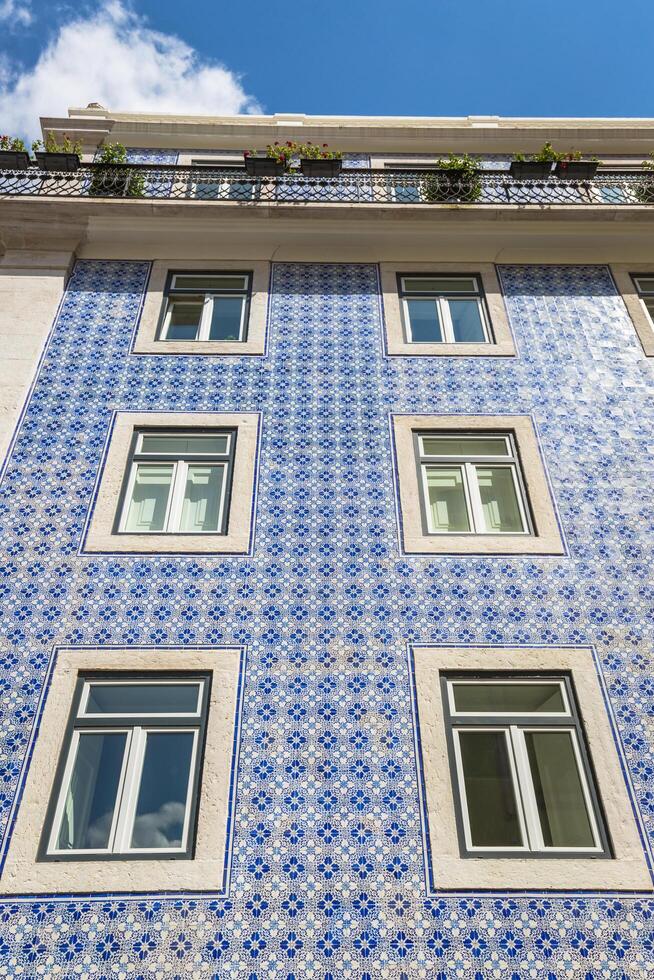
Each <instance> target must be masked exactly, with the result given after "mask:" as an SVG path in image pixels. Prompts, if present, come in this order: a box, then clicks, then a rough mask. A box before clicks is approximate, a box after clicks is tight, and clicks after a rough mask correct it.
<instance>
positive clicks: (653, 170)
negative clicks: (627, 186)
mask: <svg viewBox="0 0 654 980" xmlns="http://www.w3.org/2000/svg"><path fill="white" fill-rule="evenodd" d="M642 166H643V170H645V171H646V172H647V176H645V177H644V178H643V180H642V181H639V182H638V184H637V186H636V190H635V194H636V200H637V201H640V203H641V204H654V153H651V154H650V159H649V160H643V164H642Z"/></svg>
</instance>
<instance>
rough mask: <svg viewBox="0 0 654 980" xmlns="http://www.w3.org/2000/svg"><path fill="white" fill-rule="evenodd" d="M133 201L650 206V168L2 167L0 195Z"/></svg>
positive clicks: (653, 197) (653, 182)
mask: <svg viewBox="0 0 654 980" xmlns="http://www.w3.org/2000/svg"><path fill="white" fill-rule="evenodd" d="M22 195H24V196H30V197H48V198H52V197H57V198H60V197H71V198H73V197H74V198H131V199H138V198H142V199H154V200H173V201H181V200H184V201H188V200H197V201H222V202H230V203H239V204H241V205H243V206H247V205H256V204H259V203H266V204H273V203H277V204H310V203H322V204H376V205H417V204H420V205H425V204H426V205H429V204H432V205H433V204H450V205H451V204H475V205H495V206H507V205H516V206H520V205H543V206H547V205H577V206H579V205H584V206H607V205H608V206H611V207H612V206H615V207H621V206H634V205H650V204H654V172H653V173H652V174H651V175H650V174H648V173H646V172H643V171H642V170H639V171H633V170H632V171H626V170H622V171H601V172H599V173H598V174H596V176H595V177H593V178H592V179H590V180H570V179H567V178H562V177H557V176H554V175H553V176H550V177H547V178H544V179H541V178H536V179H534V178H522V179H520V178H517V177H514V176H512V175H511V174H510V173H509V171H508V170H507V169H503V170H499V169H494V170H480V171H479V172H478V174H477V175H476V176H474V177H473V178H465V177H461V176H460V175H457V174H448V173H447V172H446V171H437V170H359V169H356V170H355V169H352V170H348V169H344V170H343V171H342V172H341V174H340V175H339V176H338V177H329V178H320V177H305V176H303V175H302V174H301V173H299V172H295V171H292V172H289V173H285V174H283V175H282V176H278V177H260V178H257V177H252V176H249V175H248V174H247V173H246V172H245V170H241V169H236V168H233V167H229V168H227V167H209V166H202V167H177V166H149V165H134V166H129V165H126V166H115V167H110V168H109V167H106V166H100V165H98V164H87V165H84V166H81V167H79V169H78V170H76V171H74V172H72V173H52V172H46V171H43V170H39V169H38V168H36V167H30V168H29V169H27V170H0V198H2V197H13V196H22Z"/></svg>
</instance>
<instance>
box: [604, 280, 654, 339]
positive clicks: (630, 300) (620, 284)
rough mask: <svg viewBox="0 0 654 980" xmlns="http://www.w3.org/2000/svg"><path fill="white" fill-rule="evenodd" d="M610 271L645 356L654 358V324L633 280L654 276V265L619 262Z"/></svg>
mask: <svg viewBox="0 0 654 980" xmlns="http://www.w3.org/2000/svg"><path fill="white" fill-rule="evenodd" d="M609 269H610V271H611V275H612V276H613V281H614V282H615V285H616V288H617V290H618V292H619V293H620V295H621V296H622V299H623V301H624V305H625V306H626V307H627V313H628V314H629V316H630V318H631V322H632V323H633V325H634V329H635V331H636V333H637V334H638V338H639V340H640V342H641V344H642V347H643V351H644V352H645V356H646V357H654V324H653V323H652V319H651V317H650V315H649V313H648V312H647V309H646V308H645V304H644V303H643V301H642V299H641V298H640V296H639V295H638V290H637V289H636V284H635V282H634V280H633V279H632V276H637V275H639V274H640V275H649V276H654V265H652V264H651V262H650V263H649V264H648V263H646V262H630V263H629V264H627V263H626V262H619V263H612V264H611V265H610V266H609Z"/></svg>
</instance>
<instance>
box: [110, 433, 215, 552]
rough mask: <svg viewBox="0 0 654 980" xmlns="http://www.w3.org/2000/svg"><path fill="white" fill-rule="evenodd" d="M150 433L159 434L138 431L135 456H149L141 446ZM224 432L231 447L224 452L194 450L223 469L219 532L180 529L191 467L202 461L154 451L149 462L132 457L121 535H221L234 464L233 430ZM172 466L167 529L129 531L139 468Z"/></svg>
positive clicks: (121, 519) (124, 499)
mask: <svg viewBox="0 0 654 980" xmlns="http://www.w3.org/2000/svg"><path fill="white" fill-rule="evenodd" d="M150 434H155V433H148V432H139V433H138V435H137V440H136V446H135V449H134V450H133V453H132V456H135V455H147V454H144V453H143V450H142V448H141V447H142V445H143V436H144V435H150ZM156 434H161V435H171V436H175V435H182V433H178V432H177V433H176V432H175V431H174V430H171V431H170V432H169V433H168V432H166V433H156ZM183 434H184V435H188V436H189V437H190V438H192V436H193V433H183ZM197 434H198V435H200V436H201V435H204V433H201V432H198V433H197ZM220 435H224V436H226V437H227V448H226V450H225V452H224V453H209V452H198V453H193V456H194V457H195V456H198V457H202V458H206V465H208V466H215V467H221V468H222V470H223V479H222V485H221V491H220V501H219V504H218V530H216V531H198V530H193V531H181V530H180V527H179V525H180V521H181V517H182V507H183V504H184V493H185V491H186V483H187V479H188V470H189V466H197V465H202V464H201V463H200V464H198V462H197V461H196V460H195V459H193V461H191V462H188V461H187V460H185V459H180V458H179V454H177V453H165V452H162V453H153V454H152V455H153V459H152V462H149V461H148V460H147V459H138V460H136V459H132V460H131V463H130V472H129V478H128V481H127V487H126V489H125V495H124V498H123V503H122V510H121V515H120V522H119V527H118V530H119V533H121V534H221V533H223V532H222V531H221V529H222V528H223V525H224V517H225V500H226V498H227V484H228V482H229V479H230V475H229V467H230V459H231V457H232V455H233V449H232V433H229V432H226V433H220ZM158 456H163V457H169V461H168V462H162V461H161V460H157V459H155V458H154V457H158ZM219 456H220V457H222V456H226V457H228V458H227V459H225V460H222V459H219V458H217V457H219ZM168 465H170V466H172V468H173V470H172V476H171V479H170V488H169V490H168V499H167V501H166V514H165V517H164V523H163V528H162V529H160V530H155V531H147V530H141V531H131V530H128V529H127V527H126V525H127V518H128V516H129V508H130V503H131V500H132V494H133V492H134V484H135V483H136V477H137V474H138V471H139V467H143V468H144V469H147V468H148V467H151V466H168Z"/></svg>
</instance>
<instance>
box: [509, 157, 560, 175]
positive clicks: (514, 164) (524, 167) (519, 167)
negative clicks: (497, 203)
mask: <svg viewBox="0 0 654 980" xmlns="http://www.w3.org/2000/svg"><path fill="white" fill-rule="evenodd" d="M509 173H510V174H511V176H512V177H540V178H541V179H542V178H544V177H549V176H550V174H551V173H552V164H551V162H550V161H549V160H512V161H511V167H510V168H509Z"/></svg>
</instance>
